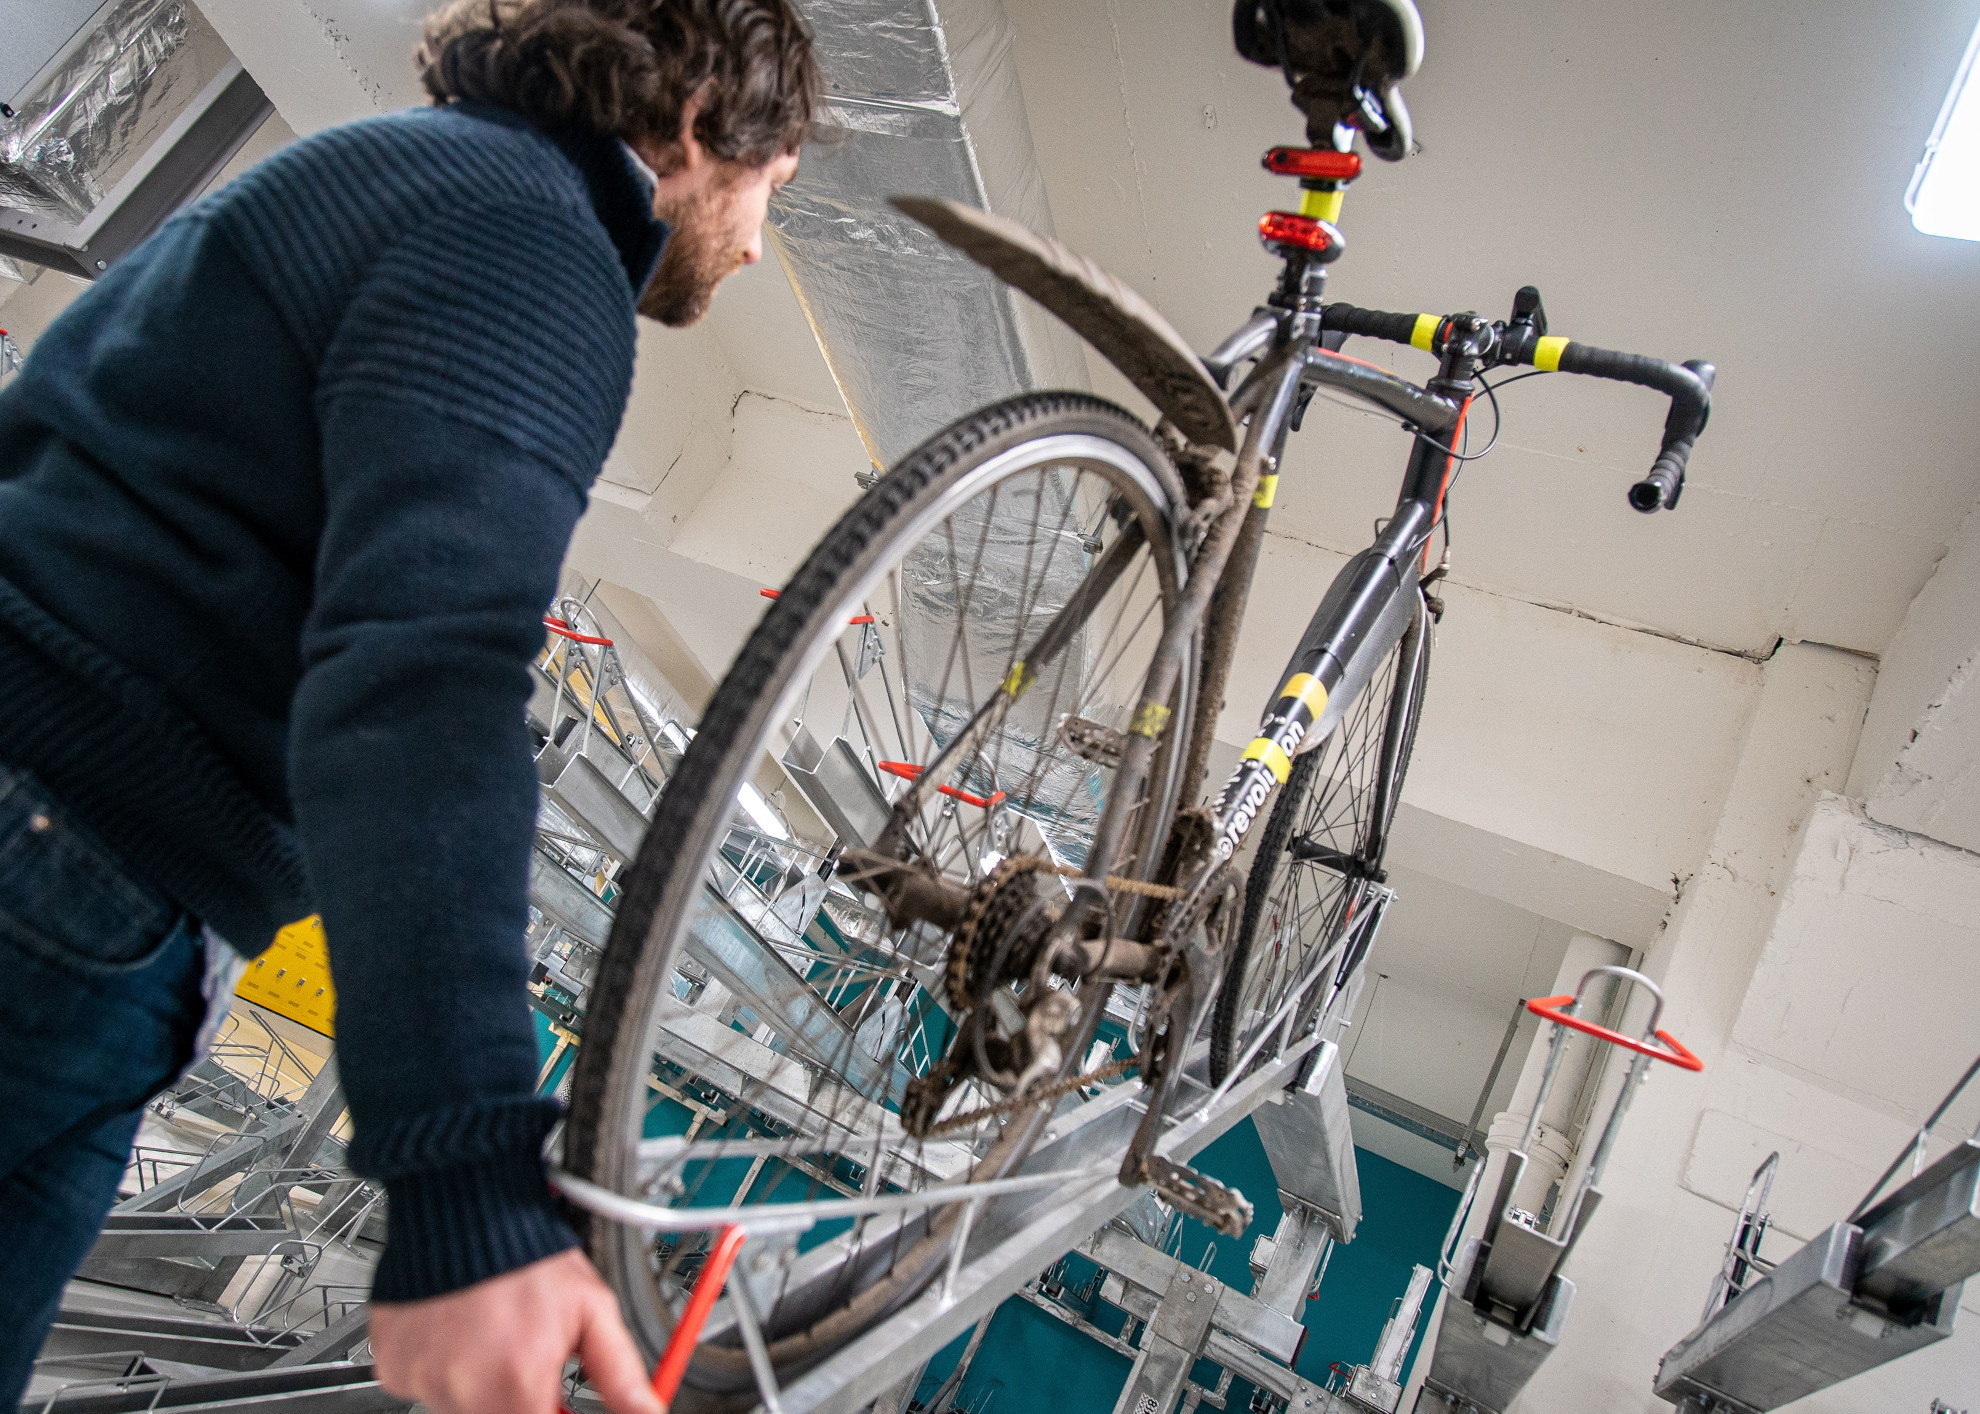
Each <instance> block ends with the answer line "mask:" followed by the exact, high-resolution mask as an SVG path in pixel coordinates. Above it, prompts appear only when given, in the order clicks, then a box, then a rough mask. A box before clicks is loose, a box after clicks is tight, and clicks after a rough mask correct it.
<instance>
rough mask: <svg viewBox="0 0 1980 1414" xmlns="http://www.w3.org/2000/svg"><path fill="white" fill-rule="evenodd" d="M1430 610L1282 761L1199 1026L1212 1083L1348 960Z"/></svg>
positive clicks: (1423, 672)
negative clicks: (1354, 694) (1304, 745)
mask: <svg viewBox="0 0 1980 1414" xmlns="http://www.w3.org/2000/svg"><path fill="white" fill-rule="evenodd" d="M1430 640H1431V632H1430V626H1429V615H1428V612H1427V610H1426V609H1425V608H1424V606H1423V605H1422V604H1421V603H1419V604H1418V606H1417V612H1416V617H1415V619H1414V620H1413V621H1412V623H1411V625H1410V627H1409V628H1408V630H1407V631H1405V633H1404V634H1403V636H1402V638H1401V639H1400V640H1399V641H1398V642H1397V644H1396V646H1395V648H1393V649H1391V650H1390V653H1389V658H1388V661H1387V662H1386V663H1385V664H1383V665H1382V666H1381V667H1380V668H1378V669H1377V670H1376V672H1375V674H1374V676H1373V677H1372V678H1371V679H1370V680H1369V685H1368V687H1367V689H1366V690H1365V691H1364V692H1363V693H1362V694H1361V696H1360V697H1359V698H1357V699H1356V700H1355V701H1354V702H1353V703H1351V704H1350V705H1349V707H1348V710H1347V713H1346V715H1345V716H1344V717H1343V718H1342V719H1341V722H1340V724H1339V725H1338V726H1337V727H1336V728H1335V729H1334V732H1333V734H1332V735H1331V736H1329V737H1328V739H1327V740H1326V742H1325V743H1323V744H1322V745H1320V746H1318V747H1315V748H1314V749H1313V750H1311V751H1308V752H1305V753H1303V754H1302V755H1300V756H1298V757H1296V758H1295V759H1294V761H1293V765H1292V772H1291V774H1290V775H1289V776H1288V777H1287V779H1286V784H1285V787H1284V788H1283V789H1282V790H1281V791H1280V793H1279V798H1278V800H1277V801H1276V802H1275V803H1274V805H1273V807H1272V813H1271V815H1270V816H1269V817H1267V819H1266V822H1265V833H1264V835H1263V837H1262V838H1261V839H1260V841H1259V845H1258V853H1257V855H1256V856H1255V857H1254V858H1253V860H1252V864H1251V871H1250V873H1249V875H1248V876H1247V877H1246V880H1245V896H1244V916H1243V918H1242V920H1241V921H1240V923H1239V927H1238V936H1237V938H1236V940H1235V942H1234V943H1233V945H1232V948H1231V957H1230V962H1229V963H1228V964H1227V965H1226V968H1225V972H1224V982H1223V986H1222V988H1221V989H1220V991H1219V993H1218V996H1217V1009H1216V1014H1215V1017H1214V1019H1213V1021H1212V1023H1211V1032H1210V1074H1211V1079H1212V1081H1213V1082H1214V1083H1216V1084H1219V1085H1221V1084H1223V1082H1224V1080H1225V1079H1226V1078H1227V1077H1228V1076H1229V1075H1230V1073H1231V1070H1232V1068H1233V1067H1234V1066H1235V1065H1236V1064H1237V1063H1238V1059H1239V1057H1241V1056H1242V1055H1243V1054H1244V1052H1245V1050H1246V1049H1247V1048H1248V1047H1249V1046H1250V1045H1251V1043H1252V1040H1253V1039H1254V1038H1255V1037H1256V1036H1257V1035H1258V1033H1259V1031H1260V1030H1262V1029H1264V1028H1266V1027H1268V1026H1271V1025H1273V1024H1274V1018H1277V1017H1281V1015H1282V1010H1283V1008H1284V1004H1285V1002H1286V1000H1287V998H1288V996H1289V995H1290V994H1291V993H1292V992H1293V991H1294V990H1295V989H1296V988H1297V989H1299V990H1301V991H1303V992H1305V993H1306V995H1305V996H1304V997H1303V999H1302V1000H1301V1001H1300V1002H1299V1003H1298V1004H1297V1005H1296V1006H1295V1007H1294V1008H1293V1009H1292V1012H1291V1019H1292V1032H1291V1033H1290V1034H1292V1035H1298V1034H1302V1033H1303V1032H1304V1030H1305V1027H1306V1025H1307V1024H1308V1023H1309V1022H1310V1021H1311V1016H1312V1013H1313V1012H1314V1011H1315V1010H1317V1009H1319V1008H1320V1007H1321V1006H1324V1005H1326V1004H1329V1003H1331V1000H1332V993H1333V992H1334V991H1335V990H1336V989H1337V988H1338V987H1339V985H1340V984H1341V983H1342V982H1344V981H1345V980H1346V977H1347V975H1348V972H1349V971H1350V970H1351V967H1350V966H1349V965H1348V964H1351V963H1352V962H1353V961H1355V960H1356V959H1351V958H1347V957H1345V956H1344V957H1343V958H1342V959H1341V960H1340V962H1339V963H1335V962H1332V961H1329V960H1328V959H1327V954H1329V953H1330V952H1333V951H1335V950H1337V949H1338V948H1339V947H1340V945H1341V944H1342V942H1343V940H1344V939H1345V938H1346V937H1347V935H1348V932H1349V929H1350V928H1351V926H1352V925H1353V923H1354V922H1355V920H1356V919H1357V918H1359V917H1360V916H1361V915H1362V912H1363V910H1364V909H1365V907H1366V906H1367V904H1368V902H1369V901H1370V889H1371V888H1372V887H1376V886H1379V884H1380V882H1381V880H1382V878H1383V873H1382V858H1383V854H1384V852H1385V851H1386V850H1387V848H1388V841H1389V826H1390V824H1391V823H1392V822H1393V821H1394V819H1395V812H1396V802H1397V800H1398V799H1399V798H1400V797H1401V795H1402V784H1403V777H1404V775H1405V774H1406V773H1407V771H1408V769H1409V758H1410V752H1411V751H1412V750H1413V749H1414V747H1415V743H1416V724H1417V720H1418V718H1419V717H1420V716H1421V714H1422V711H1423V691H1424V687H1425V684H1426V683H1427V681H1428V679H1429V674H1430Z"/></svg>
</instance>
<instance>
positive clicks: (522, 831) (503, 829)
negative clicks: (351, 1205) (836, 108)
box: [0, 0, 820, 1414]
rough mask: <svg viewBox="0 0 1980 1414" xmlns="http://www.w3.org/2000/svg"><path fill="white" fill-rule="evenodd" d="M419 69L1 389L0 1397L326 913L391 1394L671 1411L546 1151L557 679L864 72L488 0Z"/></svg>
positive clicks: (675, 10) (262, 180)
mask: <svg viewBox="0 0 1980 1414" xmlns="http://www.w3.org/2000/svg"><path fill="white" fill-rule="evenodd" d="M418 62H419V66H420V72H421V75H422V77H423V79H424V82H425V84H426V87H427V89H428V91H429V92H430V93H431V94H432V95H433V99H434V106H433V107H431V108H427V109H422V110H417V111H409V112H404V113H394V114H391V115H388V116H385V117H381V118H376V119H371V120H368V121H365V122H361V123H355V124H351V125H349V126H346V127H342V128H336V129H332V130H329V131H327V132H323V133H319V134H317V135H315V136H313V137H310V138H308V139H306V140H304V141H301V142H298V143H296V144H294V145H293V146H291V147H289V148H287V149H286V150H284V151H282V152H280V153H278V154H277V155H276V156H274V157H272V158H270V159H269V160H268V161H266V162H264V163H263V164H261V165H260V166H259V167H257V168H255V169H254V170H253V171H251V172H250V173H248V174H247V175H246V176H244V177H242V178H241V179H240V180H239V181H237V182H235V183H233V184H232V185H231V186H229V187H228V188H226V189H225V190H224V191H222V192H220V193H218V194H216V195H215V196H214V197H212V198H210V199H209V200H207V201H205V202H202V203H200V204H199V205H197V206H195V207H193V208H191V209H190V210H188V211H186V212H184V213H181V214H180V215H179V216H177V217H175V218H174V219H173V220H172V221H170V222H168V223H167V224H166V225H165V226H164V227H163V228H162V229H161V230H160V231H159V232H158V233H157V234H156V235H154V236H153V237H152V238H151V239H150V240H149V241H147V242H146V243H145V244H144V245H142V246H141V247H139V248H138V249H137V250H136V251H134V252H133V253H132V254H131V255H129V256H128V257H127V258H125V259H124V260H122V261H120V262H119V263H118V264H117V265H116V266H115V268H113V269H112V270H111V271H110V272H109V273H108V274H106V275H105V276H104V277H103V278H102V279H100V280H99V281H97V283H96V285H95V286H94V287H93V288H92V289H91V290H89V291H88V292H87V293H86V294H84V295H83V296H82V297H81V298H80V299H78V300H77V301H76V302H75V304H74V305H73V306H72V307H71V308H70V309H69V311H68V312H67V313H66V314H64V315H63V317H62V318H61V319H60V320H58V321H57V322H56V323H55V324H54V325H53V326H51V327H50V329H49V330H48V331H47V333H46V334H44V335H43V336H42V338H41V340H40V342H39V344H38V345H37V346H36V348H35V349H34V351H33V353H32V355H31V356H30V358H29V359H28V361H27V364H26V367H25V368H24V369H23V370H22V372H21V374H20V375H19V377H17V378H16V379H15V380H14V382H13V384H12V385H11V386H10V387H9V388H8V389H7V390H6V391H5V392H4V393H0V971H4V973H5V975H6V977H7V982H8V985H7V987H6V988H5V989H4V991H3V992H0V1034H4V1035H5V1037H6V1039H7V1042H8V1045H7V1046H6V1048H5V1054H4V1055H0V1409H11V1408H12V1407H13V1405H14V1403H15V1401H16V1400H17V1399H18V1398H19V1396H20V1393H21V1391H22V1390H23V1388H24V1387H25V1385H26V1383H27V1380H28V1377H29V1374H30V1369H31V1362H32V1361H33V1358H34V1356H35V1353H36V1350H37V1348H38V1347H39V1345H40V1341H41V1338H42V1335H43V1333H44V1332H45V1331H46V1329H47V1327H48V1324H49V1322H50V1320H51V1319H52V1317H53V1314H54V1312H55V1310H56V1307H57V1303H58V1300H59V1296H60V1291H61V1287H62V1284H63V1282H64V1281H65V1279H66V1278H67V1277H68V1275H69V1274H70V1273H71V1272H73V1271H74V1270H75V1268H76V1265H77V1263H78V1262H79V1261H80V1260H81V1259H82V1257H83V1255H84V1254H85V1253H86V1252H87V1251H88V1249H89V1246H90V1244H91V1242H92V1240H93V1239H94V1237H95V1234H96V1231H97V1229H98V1226H99V1225H100V1223H101V1221H102V1218H103V1214H104V1212H105V1210H106V1209H107V1208H108V1207H109V1205H110V1203H111V1202H112V1201H113V1200H114V1198H115V1196H116V1191H117V1186H118V1183H119V1181H120V1179H121V1177H122V1174H123V1171H124V1166H125V1162H126V1159H127V1156H128V1153H129V1149H130V1145H131V1140H132V1136H133V1134H134V1133H135V1131H136V1127H137V1123H138V1119H139V1116H140V1112H141V1110H142V1107H143V1106H144V1104H145V1102H146V1101H147V1100H148V1099H149V1098H150V1097H151V1096H152V1095H154V1094H156V1093H157V1092H158V1091H159V1090H160V1089H162V1088H163V1087H164V1086H166V1085H167V1084H169V1083H170V1082H171V1081H172V1080H173V1078H174V1077H175V1076H176V1075H178V1074H179V1073H180V1071H181V1070H182V1069H183V1068H184V1067H185V1066H186V1064H187V1063H188V1061H189V1059H190V1058H191V1056H192V1054H193V1051H194V1047H195V1036H196V1033H197V1032H198V1030H199V1028H200V1025H201V1022H202V1019H203V1017H204V1016H206V1015H207V1013H208V1010H209V997H210V996H212V995H215V994H222V993H224V991H225V990H226V982H227V980H229V977H230V974H231V972H232V971H233V970H235V968H237V966H238V962H237V961H236V962H234V963H233V964H232V965H231V966H230V962H229V960H230V959H235V960H237V959H239V958H245V957H252V956H254V955H255V954H256V953H258V952H260V951H261V950H262V949H263V948H265V947H266V946H267V945H268V943H269V942H270V940H271V939H272V937H273V935H274V933H275V931H276V930H277V929H278V928H279V927H280V926H282V925H283V924H285V923H288V922H290V921H292V920H294V919H296V918H299V917H301V916H303V915H305V914H308V913H310V912H312V911H315V912H319V913H321V915H322V917H323V919H324V925H325V930H326V934H327V937H328V941H329V947H330V956H331V965H332V969H333V971H334V972H335V975H336V982H337V991H338V1016H337V1031H338V1035H337V1043H338V1060H339V1065H340V1073H341V1076H342V1079H343V1083H344V1087H345V1091H346V1094H347V1096H348V1099H349V1103H350V1110H351V1116H352V1121H353V1126H354V1135H353V1140H352V1143H351V1145H350V1150H349V1157H350V1163H351V1165H352V1167H354V1168H355V1169H356V1170H357V1171H358V1172H359V1173H361V1174H365V1175H367V1176H369V1177H371V1178H373V1179H376V1180H378V1181H380V1182H382V1183H383V1185H384V1187H385V1190H386V1192H387V1195H388V1198H389V1205H388V1206H389V1238H388V1242H387V1245H386V1250H385V1254H384V1258H383V1260H382V1262H381V1263H380V1266H379V1269H378V1273H377V1276H376V1280H375V1285H374V1288H373V1300H374V1305H373V1306H372V1310H371V1341H372V1347H373V1350H374V1352H375V1355H376V1360H377V1366H378V1370H379V1374H380V1377H381V1378H382V1379H383V1381H384V1382H385V1384H386V1386H387V1388H389V1389H390V1390H392V1391H393V1392H395V1393H397V1394H400V1395H403V1396H405V1397H406V1398H409V1399H418V1400H419V1401H420V1402H422V1403H423V1404H424V1405H425V1406H426V1407H427V1408H429V1409H431V1410H433V1411H435V1414H469V1411H472V1414H497V1411H512V1410H513V1411H527V1414H551V1411H552V1410H553V1409H554V1408H555V1407H556V1404H557V1400H558V1391H559V1381H560V1376H561V1373H562V1371H563V1368H564V1366H565V1363H566V1362H567V1360H568V1359H569V1358H570V1357H571V1356H573V1355H576V1356H579V1357H580V1358H582V1360H583V1361H584V1364H585V1368H586V1370H587V1372H588V1374H589V1375H590V1377H591V1379H592V1381H593V1383H594V1384H595V1385H596V1387H597V1388H598V1390H599V1392H600V1394H601V1395H602V1396H603V1398H604V1400H605V1402H606V1403H607V1404H608V1405H609V1406H610V1407H611V1408H612V1409H613V1410H615V1411H618V1414H655V1411H656V1410H657V1401H656V1400H655V1399H654V1397H653V1395H652V1393H651V1391H650V1390H649V1389H648V1388H647V1387H646V1384H645V1379H644V1372H643V1370H642V1368H641V1362H640V1359H639V1355H638V1352H637V1351H636V1349H635V1348H634V1346H633V1344H632V1341H631V1339H630V1337H629V1336H628V1335H627V1333H626V1331H625V1329H624V1326H623V1325H622V1323H621V1321H620V1317H619V1313H618V1309H617V1306H616V1304H615V1302H614V1300H613V1297H612V1295H611V1293H610V1291H609V1290H608V1289H607V1288H606V1287H605V1286H604V1284H603V1283H602V1282H601V1281H600V1280H599V1278H598V1277H597V1275H596V1274H595V1273H594V1272H593V1271H592V1270H591V1268H590V1266H589V1264H588V1263H586V1261H585V1260H584V1258H583V1256H582V1255H581V1254H580V1253H579V1252H577V1251H576V1250H574V1249H575V1247H576V1242H575V1239H574V1238H573V1236H572V1234H571V1232H570V1231H569V1229H568V1228H567V1227H566V1226H565V1224H564V1222H563V1221H562V1219H561V1217H560V1216H559V1213H558V1210H557V1208H556V1206H555V1203H554V1200H553V1198H552V1195H551V1193H550V1191H549V1188H548V1186H547V1184H546V1182H545V1179H544V1174H543V1168H542V1161H541V1157H540V1154H541V1145H542V1140H543V1137H544V1134H545V1132H546V1131H547V1129H548V1127H549V1125H550V1124H551V1123H552V1121H553V1120H554V1118H555V1114H556V1110H555V1106H554V1104H553V1103H551V1102H549V1101H546V1100H543V1099H541V1098H539V1097H538V1096H537V1095H536V1093H535V1082H536V1059H537V1057H536V1048H535V1040H534V1035H533V1031H532V1027H531V1024H530V1021H529V1017H528V1012H527V1009H526V1006H525V997H524V992H523V987H524V982H525V978H526V959H525V956H524V952H523V946H522V941H523V934H524V929H525V926H526V922H527V912H528V874H529V854H530V843H531V839H532V834H533V830H534V826H535V818H536V800H537V787H536V776H535V771H534V766H533V762H532V754H533V753H532V750H531V743H530V741H529V738H528V735H527V731H526V728H525V725H524V718H523V710H522V709H523V703H524V701H525V700H526V698H527V696H528V691H529V689H528V677H527V672H528V666H529V663H530V661H531V659H532V658H533V657H534V656H535V654H536V653H537V652H538V651H539V649H540V647H541V645H542V635H543V628H542V622H541V618H542V615H543V612H544V610H545V607H546V605H547V603H548V601H549V599H550V596H551V593H552V592H553V590H554V588H555V584H556V578H557V571H558V567H559V565H560V563H561V562H562V558H563V555H564V552H565V549H566V547H567V545H568V542H569V539H570V536H571V532H572V530H573V528H574V526H575V524H576V522H577V518H578V516H579V514H580V513H581V512H582V511H583V509H584V505H585V498H586V495H587V492H588V490H589V488H590V486H591V483H592V481H593V479H594V478H595V477H596V476H597V474H598V471H599V468H600V466H601V464H602V463H603V460H604V457H605V453H606V451H607V449H608V448H609V447H610V445H611V443H612V440H613V437H614V436H615V434H616V432H617V429H618V425H619V420H620V417H621V415H622V414H623V412H624V409H625V404H626V399H627V397H628V395H629V391H630V387H631V380H632V365H633V346H634V332H635V331H634V312H635V310H639V311H641V312H644V313H646V314H648V315H650V316H651V317H653V318H655V319H658V320H660V321H661V322H663V323H666V324H671V325H677V326H678V325H686V324H691V323H693V322H694V321H695V320H696V319H698V318H700V317H701V315H702V313H703V312H704V311H705V310H706V309H707V307H708V302H709V299H710V298H711V296H712V295H713V294H714V291H715V287H716V286H717V285H718V284H720V283H721V281H722V279H723V278H724V277H725V276H727V275H729V274H730V273H732V272H733V271H735V270H736V269H737V268H739V267H740V266H742V265H745V264H749V263H751V262H753V261H755V260H757V259H759V258H760V257H761V254H762V232H761V227H762V222H763V217H764V212H765V209H766V205H767V203H768V201H769V198H770V195H771V194H772V192H774V191H775V189H776V188H777V187H778V186H779V185H780V184H782V183H783V182H785V181H788V180H789V179H790V177H791V176H792V174H793V173H794V171H795V170H796V166H797V160H798V159H797V153H798V148H799V145H800V144H801V143H802V142H803V141H804V140H805V138H806V137H807V135H808V134H809V131H810V125H811V121H812V115H813V112H814V109H815V108H816V105H817V103H818V101H819V93H820V84H819V76H818V71H817V67H816V63H815V61H814V58H813V55H812V49H811V41H810V37H809V34H808V32H807V31H806V30H805V28H804V26H803V24H802V23H801V21H800V20H799V19H798V17H797V15H796V13H795V11H794V10H793V9H792V6H791V4H790V3H789V0H460V3H457V4H453V5H449V6H447V7H446V8H444V9H442V10H441V11H440V12H439V13H437V14H436V15H435V16H434V17H433V18H432V19H431V20H430V21H429V22H428V24H427V28H426V36H425V42H424V43H423V44H422V46H421V48H420V51H419V56H418Z"/></svg>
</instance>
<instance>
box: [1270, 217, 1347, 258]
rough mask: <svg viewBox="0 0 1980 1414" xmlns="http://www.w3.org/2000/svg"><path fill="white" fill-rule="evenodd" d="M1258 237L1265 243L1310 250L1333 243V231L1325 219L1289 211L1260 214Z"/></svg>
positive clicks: (1322, 248) (1330, 245)
mask: <svg viewBox="0 0 1980 1414" xmlns="http://www.w3.org/2000/svg"><path fill="white" fill-rule="evenodd" d="M1258 238H1259V239H1260V240H1262V241H1264V242H1265V244H1266V245H1289V246H1297V247H1298V248H1299V249H1301V250H1311V251H1322V250H1328V249H1330V248H1332V246H1333V244H1334V233H1333V231H1332V229H1331V228H1329V227H1328V225H1327V223H1326V222H1325V221H1322V220H1319V219H1318V218H1316V217H1313V216H1296V215H1294V214H1293V213H1292V212H1290V211H1268V212H1266V213H1265V214H1264V215H1263V216H1260V217H1259V218H1258Z"/></svg>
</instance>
